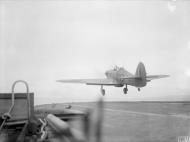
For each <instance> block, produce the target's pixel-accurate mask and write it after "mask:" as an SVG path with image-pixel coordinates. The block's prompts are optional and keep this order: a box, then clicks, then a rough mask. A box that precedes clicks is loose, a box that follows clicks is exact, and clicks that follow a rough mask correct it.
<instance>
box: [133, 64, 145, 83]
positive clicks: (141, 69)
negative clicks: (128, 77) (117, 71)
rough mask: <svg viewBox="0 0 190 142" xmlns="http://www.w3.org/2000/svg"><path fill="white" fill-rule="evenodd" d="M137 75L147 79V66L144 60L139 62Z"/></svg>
mask: <svg viewBox="0 0 190 142" xmlns="http://www.w3.org/2000/svg"><path fill="white" fill-rule="evenodd" d="M135 76H136V77H140V78H141V79H143V80H144V79H145V80H146V69H145V66H144V64H143V63H142V62H140V63H139V64H138V66H137V69H136V73H135Z"/></svg>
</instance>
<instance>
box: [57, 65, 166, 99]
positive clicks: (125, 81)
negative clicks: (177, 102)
mask: <svg viewBox="0 0 190 142" xmlns="http://www.w3.org/2000/svg"><path fill="white" fill-rule="evenodd" d="M105 75H106V78H104V79H69V80H57V82H64V83H85V84H87V85H100V86H101V94H102V95H103V96H104V95H105V90H104V89H103V86H104V85H107V86H115V87H123V86H125V87H124V88H123V92H124V94H127V91H128V89H127V85H131V86H134V87H137V88H138V91H140V88H142V87H145V86H146V84H147V82H150V81H151V80H153V79H159V78H164V77H169V75H147V74H146V69H145V66H144V64H143V63H142V62H140V63H139V64H138V66H137V69H136V73H135V75H133V74H131V73H130V72H128V71H127V70H125V69H124V68H123V67H117V66H116V67H115V68H114V69H111V70H108V71H106V72H105Z"/></svg>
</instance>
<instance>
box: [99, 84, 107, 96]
mask: <svg viewBox="0 0 190 142" xmlns="http://www.w3.org/2000/svg"><path fill="white" fill-rule="evenodd" d="M100 91H101V94H102V95H103V96H104V95H105V94H106V91H105V89H104V88H103V85H101V89H100Z"/></svg>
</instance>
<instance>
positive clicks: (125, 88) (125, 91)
mask: <svg viewBox="0 0 190 142" xmlns="http://www.w3.org/2000/svg"><path fill="white" fill-rule="evenodd" d="M127 91H128V89H127V85H126V87H124V88H123V93H124V94H127Z"/></svg>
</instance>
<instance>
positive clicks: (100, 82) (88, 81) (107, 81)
mask: <svg viewBox="0 0 190 142" xmlns="http://www.w3.org/2000/svg"><path fill="white" fill-rule="evenodd" d="M57 82H63V83H84V84H87V85H118V83H117V82H116V81H113V80H112V79H107V78H105V79H68V80H57Z"/></svg>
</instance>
